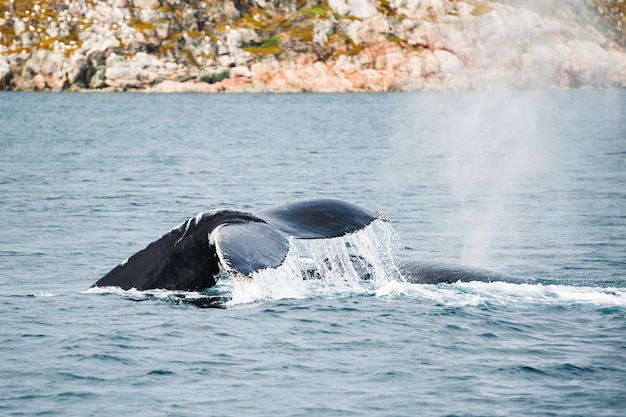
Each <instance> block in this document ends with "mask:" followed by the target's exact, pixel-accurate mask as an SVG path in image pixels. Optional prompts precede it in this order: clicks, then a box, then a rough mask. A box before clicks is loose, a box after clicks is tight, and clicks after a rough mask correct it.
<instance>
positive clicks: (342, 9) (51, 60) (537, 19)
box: [0, 0, 626, 92]
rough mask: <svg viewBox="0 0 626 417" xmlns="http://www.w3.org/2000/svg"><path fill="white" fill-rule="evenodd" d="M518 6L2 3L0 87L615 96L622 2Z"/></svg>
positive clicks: (372, 1) (335, 0) (624, 59)
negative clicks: (610, 91)
mask: <svg viewBox="0 0 626 417" xmlns="http://www.w3.org/2000/svg"><path fill="white" fill-rule="evenodd" d="M518 3H519V2H513V1H478V0H464V1H454V0H422V1H420V0H388V1H386V0H347V1H346V0H329V1H315V0H285V1H280V0H275V1H268V0H249V1H245V0H240V1H213V0H206V1H194V0H185V1H182V0H105V1H100V0H63V1H39V0H29V1H25V0H0V28H1V29H2V31H1V33H0V34H1V39H0V40H1V42H0V90H21V91H83V90H98V91H148V92H305V91H311V92H350V91H422V90H469V89H489V88H615V87H617V88H624V87H626V49H625V48H624V47H623V46H622V45H623V44H624V43H625V42H624V41H623V32H622V28H621V25H622V22H623V20H624V15H623V11H624V10H626V6H621V4H622V3H621V2H619V1H613V0H607V1H603V2H597V1H593V0H576V1H574V0H572V1H569V2H567V1H566V2H564V1H559V2H558V3H559V4H560V6H559V7H556V6H554V5H552V6H551V7H546V3H554V2H548V1H547V0H546V1H545V2H544V1H529V2H528V3H526V2H525V4H524V7H521V6H519V5H516V4H518ZM622 7H624V9H622Z"/></svg>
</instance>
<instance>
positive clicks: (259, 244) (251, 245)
mask: <svg viewBox="0 0 626 417" xmlns="http://www.w3.org/2000/svg"><path fill="white" fill-rule="evenodd" d="M377 218H382V217H381V216H380V215H379V214H378V213H375V212H372V211H369V210H366V209H364V208H361V207H359V206H356V205H354V204H351V203H347V202H345V201H341V200H336V199H310V200H301V201H294V202H290V203H286V204H281V205H278V206H274V207H270V208H267V209H263V210H260V211H258V212H256V213H246V212H242V211H236V210H217V211H213V212H209V213H200V214H199V215H197V216H196V217H192V218H190V219H189V220H187V221H186V222H183V223H181V224H180V225H179V226H177V227H175V228H173V229H172V230H170V231H169V232H168V233H166V234H165V235H163V236H162V237H161V238H160V239H158V240H156V241H154V242H152V243H150V244H149V245H148V246H147V247H146V248H145V249H143V250H141V251H139V252H137V253H136V254H134V255H133V256H131V257H130V258H128V260H127V261H125V262H124V263H122V264H120V265H118V266H116V267H115V268H113V270H111V271H110V272H109V273H108V274H106V275H105V276H104V277H102V278H101V279H100V280H98V281H97V282H96V283H95V284H94V286H97V287H103V286H116V287H120V288H122V289H125V290H128V289H131V288H136V289H138V290H146V289H155V288H163V289H171V290H189V291H197V290H202V289H205V288H210V287H212V286H214V285H215V284H216V282H217V280H218V279H219V275H220V273H222V272H228V273H233V274H236V275H241V276H247V277H249V276H251V275H252V274H253V273H254V272H256V271H260V270H263V269H266V268H276V267H278V266H280V265H281V264H282V262H283V261H284V259H285V257H286V256H287V253H288V251H289V244H290V239H292V238H293V239H325V238H333V237H339V236H344V235H346V234H349V233H354V232H356V231H358V230H360V229H362V228H364V227H365V226H367V225H369V224H370V223H371V222H372V221H374V220H375V219H377Z"/></svg>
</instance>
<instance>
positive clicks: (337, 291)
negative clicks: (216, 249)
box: [228, 220, 402, 305]
mask: <svg viewBox="0 0 626 417" xmlns="http://www.w3.org/2000/svg"><path fill="white" fill-rule="evenodd" d="M398 248H399V239H398V237H397V234H396V232H395V231H394V230H393V228H392V227H391V225H389V223H386V222H383V221H380V220H376V221H374V222H373V223H372V224H370V225H369V226H367V227H366V228H365V229H363V230H360V231H358V232H355V233H352V234H349V235H346V236H343V237H338V238H333V239H292V241H291V245H290V250H289V253H288V254H287V258H286V259H285V261H284V262H283V264H282V265H281V266H280V267H278V268H275V269H272V268H268V269H265V270H262V271H259V272H256V273H255V274H254V275H253V276H252V278H251V279H236V278H235V279H232V298H231V301H230V302H229V303H228V304H229V305H238V304H244V303H251V302H255V301H260V300H277V299H283V298H307V297H318V296H319V297H322V296H329V295H330V296H338V295H339V296H341V295H346V294H362V293H371V292H372V291H373V288H377V287H379V286H381V285H383V284H385V283H387V282H389V281H391V280H397V279H402V277H401V274H400V272H399V270H398V267H397V266H396V254H397V253H398V250H397V249H398Z"/></svg>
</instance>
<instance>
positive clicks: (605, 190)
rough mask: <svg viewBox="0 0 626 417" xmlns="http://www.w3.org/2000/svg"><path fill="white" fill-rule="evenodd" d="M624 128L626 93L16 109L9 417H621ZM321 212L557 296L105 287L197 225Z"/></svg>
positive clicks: (17, 98)
mask: <svg viewBox="0 0 626 417" xmlns="http://www.w3.org/2000/svg"><path fill="white" fill-rule="evenodd" d="M624 114H626V92H624V91H548V92H546V91H514V92H511V91H508V92H466V93H432V94H431V93H417V94H344V95H332V94H329V95H315V94H300V95H147V94H130V93H128V94H126V93H125V94H78V93H76V94H53V93H49V94H33V93H13V92H11V93H8V92H5V93H2V94H0V196H1V198H0V219H1V220H0V221H1V222H2V223H1V225H2V229H1V231H2V233H1V234H0V342H1V343H0V364H1V366H0V414H2V415H5V416H21V415H23V416H35V415H46V416H86V415H94V416H109V415H111V416H113V415H115V416H118V415H129V414H131V413H133V414H138V415H150V416H242V415H246V416H357V415H358V416H514V415H532V416H623V415H624V413H625V410H626V119H624V117H623V116H624ZM309 197H336V198H341V199H345V200H348V201H351V202H353V203H356V204H360V205H362V206H364V207H368V208H370V209H373V210H380V211H381V212H383V213H384V214H385V215H386V216H387V217H388V218H389V219H391V223H390V225H391V227H392V229H389V228H386V227H383V228H379V229H377V230H366V231H363V232H359V233H364V235H359V236H360V237H359V239H361V240H360V241H359V242H361V243H362V245H364V246H368V245H370V244H371V245H373V247H378V248H390V250H393V251H394V254H395V255H397V257H398V258H399V259H419V260H428V261H442V262H451V263H455V262H456V263H460V264H465V265H474V266H480V267H484V268H489V269H492V270H494V271H498V272H502V273H506V274H510V275H514V276H517V277H521V278H533V279H535V280H536V281H537V282H538V283H539V284H537V285H529V284H523V285H518V284H507V283H490V284H486V283H475V282H474V283H456V284H441V285H419V284H408V283H406V282H403V281H402V280H401V279H398V278H397V277H396V276H395V275H394V274H387V275H386V273H385V272H384V271H383V272H382V273H381V274H379V277H378V279H376V280H373V281H367V282H363V281H360V280H358V279H352V280H347V279H345V277H337V276H327V277H324V279H323V280H320V281H301V280H297V279H294V277H293V276H292V275H291V274H290V272H289V270H288V269H285V270H280V271H273V273H271V274H266V275H264V276H262V277H257V278H258V279H256V278H255V280H253V281H252V282H241V281H237V280H233V279H229V278H227V277H225V278H224V279H223V280H221V281H220V282H219V284H218V285H217V286H216V287H215V288H213V289H211V290H210V291H207V292H206V293H203V294H197V293H196V294H194V293H177V292H172V291H159V290H154V291H148V292H138V291H134V290H131V291H121V290H115V289H89V287H90V286H91V285H92V284H93V283H94V282H95V281H96V280H97V279H99V278H100V277H101V276H102V275H104V274H105V273H107V272H108V271H109V270H110V269H111V268H113V267H114V266H115V265H116V264H118V263H119V262H121V261H122V260H124V259H125V258H127V257H128V256H130V255H132V254H133V253H135V252H136V251H138V250H140V249H142V248H144V247H145V246H146V245H147V244H148V243H150V242H151V241H153V240H155V239H157V238H158V237H160V236H161V235H162V234H163V233H165V232H167V231H168V230H169V229H171V228H172V227H174V226H176V225H177V224H179V223H181V222H182V221H184V220H186V219H187V218H189V217H191V216H194V215H195V214H197V213H198V212H201V211H208V210H212V209H215V208H237V209H244V210H256V209H261V208H264V207H267V206H270V205H273V204H279V203H282V202H285V201H290V200H295V199H300V198H309ZM318 244H320V245H321V247H322V249H324V248H325V247H326V248H329V247H331V246H332V245H333V244H334V243H332V242H318ZM324 245H327V246H324ZM328 245H329V246H328ZM305 249H306V248H305ZM306 250H310V248H308V249H306ZM331 275H332V274H331ZM201 307H218V308H201Z"/></svg>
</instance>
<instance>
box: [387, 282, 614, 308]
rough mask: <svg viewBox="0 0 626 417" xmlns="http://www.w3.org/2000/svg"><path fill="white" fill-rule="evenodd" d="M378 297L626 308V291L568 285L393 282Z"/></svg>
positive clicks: (451, 303)
mask: <svg viewBox="0 0 626 417" xmlns="http://www.w3.org/2000/svg"><path fill="white" fill-rule="evenodd" d="M376 296H377V297H390V298H392V297H413V298H416V299H419V300H421V301H423V302H429V303H433V304H438V305H444V306H449V307H464V306H481V305H482V306H493V307H524V306H536V305H544V306H549V305H555V306H557V305H558V306H572V305H592V306H599V307H605V306H607V307H613V306H618V307H626V289H624V288H599V287H574V286H569V285H542V284H511V283H506V282H491V283H486V282H458V283H455V284H439V285H426V284H411V283H406V282H390V283H388V284H386V285H383V286H381V287H380V288H378V290H377V291H376Z"/></svg>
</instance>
